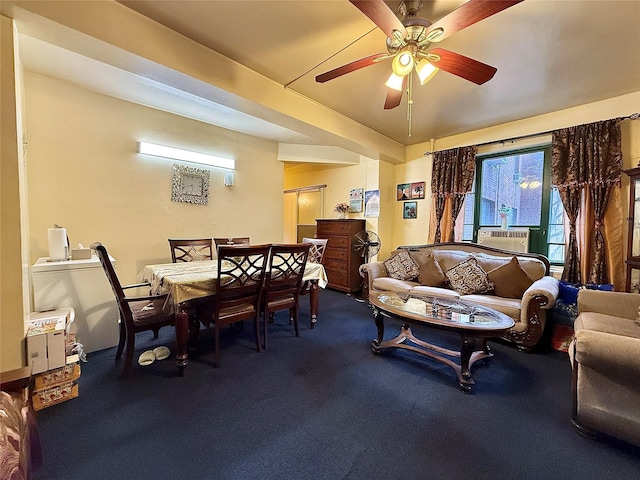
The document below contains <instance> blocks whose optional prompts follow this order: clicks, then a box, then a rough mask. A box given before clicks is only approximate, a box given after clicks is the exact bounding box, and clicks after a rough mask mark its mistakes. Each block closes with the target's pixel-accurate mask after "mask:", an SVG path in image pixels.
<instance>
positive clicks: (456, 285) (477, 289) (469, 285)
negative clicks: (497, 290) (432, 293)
mask: <svg viewBox="0 0 640 480" xmlns="http://www.w3.org/2000/svg"><path fill="white" fill-rule="evenodd" d="M445 275H446V276H447V279H448V280H449V284H450V285H451V288H453V289H454V290H455V291H456V292H458V293H459V294H460V295H469V294H471V293H485V292H489V291H491V290H493V287H494V284H493V283H492V282H491V281H489V278H488V277H487V273H486V272H485V271H484V270H483V269H482V267H481V266H480V265H478V260H476V259H475V258H469V259H468V260H465V261H463V262H460V263H459V264H457V265H456V266H455V267H452V268H450V269H449V270H447V271H446V272H445Z"/></svg>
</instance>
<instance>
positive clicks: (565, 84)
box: [21, 0, 640, 145]
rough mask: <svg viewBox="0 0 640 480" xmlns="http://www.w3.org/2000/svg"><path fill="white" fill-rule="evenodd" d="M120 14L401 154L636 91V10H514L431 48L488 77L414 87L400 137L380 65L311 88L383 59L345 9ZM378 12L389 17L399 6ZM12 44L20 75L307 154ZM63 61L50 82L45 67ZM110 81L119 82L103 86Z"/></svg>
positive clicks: (167, 8)
mask: <svg viewBox="0 0 640 480" xmlns="http://www.w3.org/2000/svg"><path fill="white" fill-rule="evenodd" d="M120 3H122V4H123V5H125V6H127V7H128V8H131V9H134V10H136V11H137V12H139V13H140V14H142V15H145V16H147V17H149V18H151V19H153V20H155V21H157V22H159V23H161V24H163V25H165V26H167V27H169V28H171V29H172V30H174V31H176V32H179V33H180V34H182V35H184V36H186V37H188V38H191V39H192V40H195V41H197V42H199V43H201V44H202V45H205V46H207V47H209V48H211V49H213V50H215V51H217V52H219V53H221V54H222V55H224V56H226V57H228V58H230V59H232V60H234V61H236V62H238V63H241V64H243V65H245V66H246V67H248V68H250V69H251V70H253V71H255V72H257V73H259V74H261V75H262V76H264V77H267V78H269V79H271V80H273V81H275V82H277V83H279V84H281V85H283V88H288V89H291V90H293V91H295V92H298V93H299V94H301V95H303V96H304V97H307V98H309V99H312V100H314V101H315V102H318V103H320V104H323V105H326V106H328V107H330V108H331V109H333V110H335V111H337V112H339V113H341V114H343V115H345V116H347V117H350V118H352V119H354V120H356V121H357V122H359V123H361V124H363V125H366V126H368V127H370V128H371V129H373V130H375V131H377V132H379V133H381V134H383V135H385V136H387V137H389V138H391V139H393V140H395V141H397V142H400V143H402V144H404V145H412V144H416V143H422V142H426V141H428V140H429V139H431V138H441V137H445V136H449V135H454V134H458V133H463V132H466V131H471V130H476V129H479V128H484V127H488V126H492V125H496V124H501V123H505V122H510V121H516V120H519V119H523V118H527V117H532V116H536V115H541V114H544V113H548V112H553V111H557V110H562V109H565V108H570V107H573V106H577V105H582V104H585V103H590V102H595V101H598V100H603V99H606V98H611V97H615V96H619V95H624V94H627V93H632V92H636V91H640V53H639V52H640V0H626V1H612V0H600V1H598V0H589V1H584V0H525V1H524V2H523V3H520V4H518V5H515V6H513V7H511V8H509V9H507V10H505V11H503V12H500V13H498V14H496V15H494V16H492V17H490V18H488V19H485V20H483V21H481V22H479V23H477V24H475V25H473V26H470V27H468V28H466V29H464V30H462V31H459V32H457V33H455V34H454V35H452V36H451V37H449V38H447V39H445V40H444V41H442V42H440V44H438V46H439V47H442V48H446V49H448V50H452V51H454V52H456V53H459V54H462V55H465V56H468V57H471V58H474V59H476V60H479V61H481V62H484V63H487V64H489V65H492V66H494V67H496V68H497V69H498V72H497V74H496V75H495V77H494V78H493V79H492V80H490V81H489V82H487V83H486V84H484V85H481V86H478V85H475V84H473V83H470V82H468V81H466V80H463V79H460V78H459V77H456V76H453V75H451V74H449V73H447V72H443V71H441V72H440V73H438V75H436V77H435V78H434V79H433V80H431V81H430V82H429V83H428V84H426V85H424V86H419V85H417V82H416V86H414V91H413V100H414V104H413V115H412V136H411V137H409V136H408V122H407V105H406V94H405V96H404V98H403V102H402V103H401V105H400V106H399V107H397V108H395V109H393V110H387V111H385V110H384V109H383V108H382V107H383V104H384V100H385V95H386V93H385V90H386V89H385V87H384V81H385V80H386V78H387V77H388V75H389V73H390V62H382V63H380V64H377V65H374V66H371V67H367V68H364V69H362V70H359V71H356V72H353V73H350V74H347V75H344V76H342V77H339V78H337V79H334V80H332V81H329V82H327V83H324V84H320V83H316V82H315V76H316V75H318V74H320V73H323V72H325V71H327V70H330V69H332V68H335V67H337V66H340V65H342V64H345V63H349V62H351V61H353V60H356V59H359V58H362V57H365V56H368V55H371V54H373V53H379V52H384V51H386V50H385V35H384V34H383V33H382V32H381V31H380V30H379V29H377V28H375V26H374V24H373V23H372V22H371V21H370V20H369V19H368V18H366V17H365V16H364V15H363V14H362V13H361V12H360V11H359V10H358V9H357V8H355V7H354V6H353V5H351V4H350V3H349V2H348V1H347V0H300V1H298V0H278V1H276V0H263V1H244V0H240V1H237V0H236V1H184V0H181V1H173V0H164V1H146V0H140V1H121V2H120ZM387 3H388V4H389V5H390V6H391V8H392V9H393V11H394V12H397V5H398V3H399V2H397V1H395V2H392V1H389V2H387ZM424 3H425V5H424V7H423V9H422V10H421V12H420V16H421V17H425V18H428V19H429V20H431V21H435V20H438V19H439V18H441V17H443V16H444V15H446V14H447V13H449V12H451V11H453V10H454V9H455V8H457V7H458V6H460V5H461V4H462V3H464V2H463V1H461V0H435V1H425V2H424ZM367 32H370V33H368V34H367ZM365 34H366V35H365ZM362 35H365V37H364V38H362V39H360V40H358V41H357V42H355V43H353V44H352V42H354V41H355V40H356V39H358V38H359V37H361V36H362ZM24 44H25V51H24V54H23V57H24V62H25V66H27V68H29V69H33V70H36V71H43V72H44V73H46V74H48V75H51V76H59V77H62V78H64V77H65V76H66V77H67V78H66V79H68V80H71V81H76V82H78V83H81V84H82V83H84V84H88V83H92V84H93V87H92V88H93V89H95V90H98V91H104V92H105V93H109V94H112V95H116V96H121V97H122V96H123V94H122V89H120V90H121V91H120V93H116V92H115V91H113V89H114V88H115V85H118V86H120V87H122V85H123V84H126V85H129V84H131V85H135V86H136V88H128V89H125V90H128V91H130V92H131V93H130V94H131V95H132V96H133V95H142V96H143V97H145V100H144V101H139V100H136V99H135V98H132V100H134V101H139V103H145V104H152V103H153V102H154V101H157V102H159V103H160V104H159V105H157V106H158V108H162V109H165V110H169V111H172V110H173V111H177V112H176V113H181V114H184V115H186V116H190V117H193V118H197V119H199V120H202V121H209V122H211V123H214V124H218V125H221V126H225V127H227V128H231V129H233V130H239V131H247V133H250V134H252V135H257V136H263V137H265V138H271V139H275V140H278V141H281V142H287V143H314V139H313V138H310V137H309V136H308V129H307V130H305V129H302V128H300V129H297V128H296V127H295V124H294V123H292V124H291V128H282V127H281V126H275V125H272V124H269V123H268V122H265V121H263V120H260V119H258V118H250V117H248V116H247V115H245V114H240V113H238V114H237V115H240V117H237V116H236V114H235V113H234V111H233V110H231V109H229V108H228V107H222V106H216V105H215V104H212V103H211V102H210V101H209V100H205V99H201V98H200V99H199V98H197V97H194V96H189V95H181V96H180V98H179V100H180V105H181V106H180V105H176V104H175V100H176V96H175V95H174V93H175V92H173V91H172V89H170V88H165V87H163V86H162V85H161V84H157V83H154V82H152V81H151V80H148V79H147V80H144V81H143V80H141V79H140V78H139V77H138V78H134V77H135V75H132V74H126V73H125V72H118V71H117V69H113V68H111V67H110V66H109V65H104V64H102V65H100V66H99V67H96V68H99V69H100V70H99V74H98V71H97V70H93V69H87V67H86V65H85V66H83V65H82V62H87V61H90V60H88V59H87V58H85V57H81V56H80V55H78V54H74V53H71V52H69V51H65V50H64V49H62V48H58V47H53V46H51V45H48V44H47V43H44V42H41V41H40V40H36V39H35V38H27V39H25V42H24ZM347 45H349V46H347ZM345 46H347V48H344V49H343V47H345ZM21 48H22V43H21ZM341 49H343V50H341ZM336 52H338V53H336ZM21 54H22V52H21ZM63 57H65V62H64V65H66V67H65V69H64V71H61V69H60V68H56V65H60V64H61V62H59V61H58V60H57V58H63ZM73 64H75V65H76V67H74V68H72V67H70V66H69V65H73ZM56 70H57V71H56ZM74 70H75V71H76V72H75V73H74ZM88 71H94V72H96V74H95V75H91V76H88V75H87V74H86V72H88ZM111 74H117V75H120V76H119V78H118V79H117V80H115V79H114V78H113V77H111V76H110V75H111ZM74 78H75V80H74ZM285 86H286V87H285ZM109 90H112V91H109ZM162 102H166V104H165V105H162ZM170 103H172V104H173V105H172V106H171V107H170V106H169V104H170ZM203 105H204V106H205V107H206V108H202V107H203ZM638 108H639V109H640V106H638ZM254 117H255V116H254ZM221 119H222V120H221ZM225 122H226V124H225ZM316 143H317V142H316Z"/></svg>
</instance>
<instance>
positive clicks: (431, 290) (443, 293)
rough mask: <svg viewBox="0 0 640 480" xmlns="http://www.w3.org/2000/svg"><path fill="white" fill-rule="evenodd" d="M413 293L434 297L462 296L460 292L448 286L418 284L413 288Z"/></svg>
mask: <svg viewBox="0 0 640 480" xmlns="http://www.w3.org/2000/svg"><path fill="white" fill-rule="evenodd" d="M411 293H418V294H420V295H429V296H432V297H447V298H460V294H459V293H458V292H456V291H455V290H451V289H450V288H446V287H428V286H426V285H418V286H417V287H413V288H412V289H411Z"/></svg>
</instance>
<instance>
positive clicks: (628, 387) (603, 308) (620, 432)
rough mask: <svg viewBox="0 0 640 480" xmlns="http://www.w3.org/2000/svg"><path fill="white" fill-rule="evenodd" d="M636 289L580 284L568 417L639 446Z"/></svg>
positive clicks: (584, 429)
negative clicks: (626, 290)
mask: <svg viewBox="0 0 640 480" xmlns="http://www.w3.org/2000/svg"><path fill="white" fill-rule="evenodd" d="M639 308H640V294H633V293H624V292H606V291H599V290H589V289H580V291H579V293H578V317H577V318H576V320H575V323H574V329H575V334H574V339H573V342H572V343H571V344H570V346H569V358H570V360H571V366H572V371H573V376H572V393H573V405H572V407H573V408H572V422H573V424H574V425H575V426H576V427H577V429H578V431H579V432H580V433H582V434H584V435H586V436H590V437H597V436H599V435H601V434H605V435H608V436H611V437H615V438H618V439H621V440H624V441H626V442H629V443H631V444H634V445H638V446H640V400H639V399H640V382H639V381H638V378H640V362H638V358H639V356H640V320H638V318H639V316H640V311H639Z"/></svg>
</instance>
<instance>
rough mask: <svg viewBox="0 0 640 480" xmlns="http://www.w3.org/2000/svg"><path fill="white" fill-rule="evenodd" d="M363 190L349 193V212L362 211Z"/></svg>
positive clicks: (357, 189)
mask: <svg viewBox="0 0 640 480" xmlns="http://www.w3.org/2000/svg"><path fill="white" fill-rule="evenodd" d="M363 199H364V188H354V189H352V190H351V191H350V192H349V211H350V212H352V213H357V212H361V211H362V202H363Z"/></svg>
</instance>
